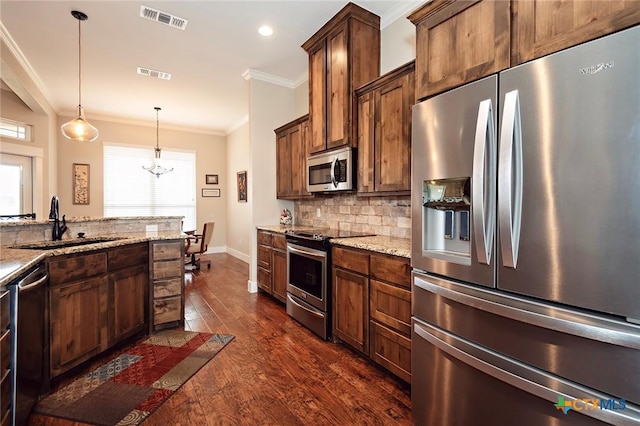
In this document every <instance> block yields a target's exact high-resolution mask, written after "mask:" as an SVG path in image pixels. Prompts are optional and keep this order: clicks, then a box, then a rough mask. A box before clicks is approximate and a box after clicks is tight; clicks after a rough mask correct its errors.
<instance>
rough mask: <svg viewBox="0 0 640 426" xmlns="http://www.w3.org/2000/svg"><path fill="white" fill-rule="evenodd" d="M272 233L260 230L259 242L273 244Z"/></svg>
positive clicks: (266, 244) (265, 244)
mask: <svg viewBox="0 0 640 426" xmlns="http://www.w3.org/2000/svg"><path fill="white" fill-rule="evenodd" d="M271 238H272V235H271V234H270V233H268V232H262V231H258V244H262V245H264V246H271Z"/></svg>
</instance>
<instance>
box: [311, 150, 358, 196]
mask: <svg viewBox="0 0 640 426" xmlns="http://www.w3.org/2000/svg"><path fill="white" fill-rule="evenodd" d="M354 161H355V154H354V151H353V149H352V148H342V149H339V150H336V151H330V152H324V153H322V154H318V155H314V156H311V157H309V158H307V169H308V170H307V177H308V181H307V190H308V191H309V192H331V191H351V190H353V189H354V186H355V179H354V175H353V174H354Z"/></svg>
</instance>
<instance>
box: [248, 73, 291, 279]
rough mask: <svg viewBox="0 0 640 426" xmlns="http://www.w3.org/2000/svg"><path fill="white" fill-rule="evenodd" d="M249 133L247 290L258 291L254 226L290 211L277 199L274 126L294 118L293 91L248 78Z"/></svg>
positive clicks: (287, 205) (288, 206) (275, 220)
mask: <svg viewBox="0 0 640 426" xmlns="http://www.w3.org/2000/svg"><path fill="white" fill-rule="evenodd" d="M248 84H249V127H250V129H249V132H250V139H251V147H250V151H251V168H250V170H249V175H248V181H249V182H248V183H249V194H248V197H249V202H248V203H247V205H248V207H249V209H250V210H251V213H250V216H251V223H250V226H249V227H248V228H247V237H248V238H250V241H251V242H250V243H249V250H250V266H249V271H250V276H249V290H250V291H257V284H256V275H257V255H256V253H255V250H256V244H257V242H256V231H255V229H256V226H259V225H272V224H274V223H278V220H279V218H280V212H281V211H282V209H283V208H288V209H289V210H291V211H293V202H290V201H281V200H278V199H276V138H275V133H274V132H273V130H274V129H276V128H278V127H280V126H281V125H283V124H284V123H287V122H289V121H291V120H293V119H294V118H296V114H295V108H294V106H295V99H294V97H295V96H294V90H293V89H289V88H286V87H282V86H278V85H275V84H272V83H267V82H264V81H260V80H256V79H249V80H248Z"/></svg>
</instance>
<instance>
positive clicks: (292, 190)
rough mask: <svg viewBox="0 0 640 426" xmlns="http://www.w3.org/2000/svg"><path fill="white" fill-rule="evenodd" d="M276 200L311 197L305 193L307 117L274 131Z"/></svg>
mask: <svg viewBox="0 0 640 426" xmlns="http://www.w3.org/2000/svg"><path fill="white" fill-rule="evenodd" d="M275 133H276V189H277V193H276V196H277V198H280V199H298V198H305V197H311V196H312V194H311V193H309V192H307V139H308V138H309V116H308V115H304V116H302V117H300V118H298V119H296V120H294V121H292V122H290V123H287V124H285V125H284V126H281V127H279V128H277V129H276V130H275Z"/></svg>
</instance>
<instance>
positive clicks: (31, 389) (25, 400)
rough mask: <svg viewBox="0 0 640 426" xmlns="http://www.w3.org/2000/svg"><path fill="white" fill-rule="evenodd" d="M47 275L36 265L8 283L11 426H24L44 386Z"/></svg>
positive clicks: (43, 267)
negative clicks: (10, 352) (9, 304)
mask: <svg viewBox="0 0 640 426" xmlns="http://www.w3.org/2000/svg"><path fill="white" fill-rule="evenodd" d="M48 280H49V276H48V275H47V269H46V267H45V266H36V267H34V268H32V269H30V270H29V271H27V272H26V273H24V274H23V275H21V276H20V277H18V278H17V279H16V280H15V281H13V282H12V283H10V284H9V286H8V287H9V293H10V303H11V323H10V327H11V336H12V342H11V343H12V344H11V346H12V348H13V351H12V359H11V364H12V366H13V368H12V369H11V374H12V377H11V385H12V392H11V398H12V401H11V406H12V407H13V410H12V416H13V417H12V422H11V424H12V425H14V424H15V425H24V424H27V420H28V418H29V414H30V413H31V409H32V408H33V405H34V404H35V403H36V401H37V400H38V397H39V396H40V395H41V394H42V393H43V391H44V390H45V389H43V385H44V384H45V375H46V371H47V370H46V365H45V336H46V327H45V308H46V306H45V300H46V299H45V296H46V290H47V282H48Z"/></svg>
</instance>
